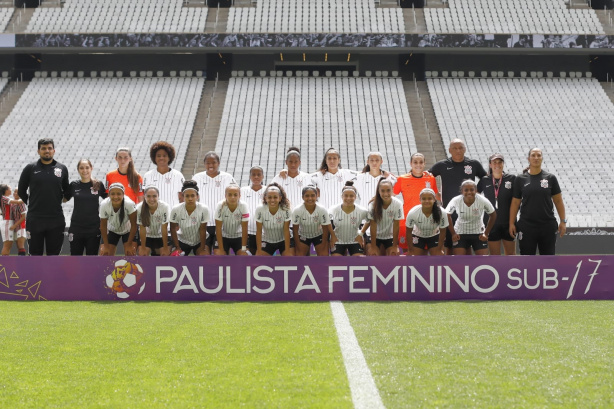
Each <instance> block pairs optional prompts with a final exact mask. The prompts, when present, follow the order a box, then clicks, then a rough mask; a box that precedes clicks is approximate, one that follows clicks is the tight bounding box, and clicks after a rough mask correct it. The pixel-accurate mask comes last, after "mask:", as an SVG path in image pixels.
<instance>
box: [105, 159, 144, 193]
mask: <svg viewBox="0 0 614 409" xmlns="http://www.w3.org/2000/svg"><path fill="white" fill-rule="evenodd" d="M115 160H116V161H117V169H116V170H114V171H111V172H109V173H107V176H106V178H105V179H106V183H105V186H106V188H107V193H109V186H111V185H112V184H113V183H121V184H122V185H123V186H124V189H125V194H126V196H128V197H129V198H130V200H132V201H133V202H134V203H140V202H141V201H142V200H143V178H142V177H141V175H139V174H138V172H137V171H136V170H135V169H134V162H133V161H132V153H131V151H130V148H119V149H117V151H116V152H115Z"/></svg>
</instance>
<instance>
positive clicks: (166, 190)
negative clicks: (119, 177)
mask: <svg viewBox="0 0 614 409" xmlns="http://www.w3.org/2000/svg"><path fill="white" fill-rule="evenodd" d="M183 182H185V178H184V177H183V174H182V173H181V172H179V171H178V170H177V169H170V170H169V171H168V172H166V173H164V174H162V173H160V172H158V169H152V170H150V171H148V172H147V173H145V176H143V187H147V186H155V187H157V188H158V190H159V191H160V200H161V201H163V202H164V203H166V204H167V205H168V206H169V207H170V208H171V209H172V208H173V207H175V206H176V205H178V204H179V192H181V188H182V187H183ZM199 189H200V188H199Z"/></svg>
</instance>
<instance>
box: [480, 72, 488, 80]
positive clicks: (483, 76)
mask: <svg viewBox="0 0 614 409" xmlns="http://www.w3.org/2000/svg"><path fill="white" fill-rule="evenodd" d="M480 74H481V75H482V78H488V71H482V72H481V73H480Z"/></svg>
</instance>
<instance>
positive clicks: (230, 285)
mask: <svg viewBox="0 0 614 409" xmlns="http://www.w3.org/2000/svg"><path fill="white" fill-rule="evenodd" d="M0 261H1V264H0V300H58V301H71V300H84V301H109V300H137V301H222V300H224V301H330V300H340V301H430V300H432V301H442V300H468V299H482V300H567V299H570V300H606V299H607V300H611V299H614V271H613V269H614V256H543V257H540V256H524V257H523V256H516V257H494V256H489V257H476V256H454V257H366V258H359V257H230V256H205V257H65V256H64V257H63V256H59V257H3V258H2V259H0Z"/></svg>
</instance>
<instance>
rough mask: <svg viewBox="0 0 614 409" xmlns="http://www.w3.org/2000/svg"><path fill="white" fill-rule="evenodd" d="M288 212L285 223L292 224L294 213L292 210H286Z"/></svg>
mask: <svg viewBox="0 0 614 409" xmlns="http://www.w3.org/2000/svg"><path fill="white" fill-rule="evenodd" d="M284 212H286V214H285V216H286V217H285V219H284V221H286V222H291V221H292V211H291V210H290V209H286V210H284Z"/></svg>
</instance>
